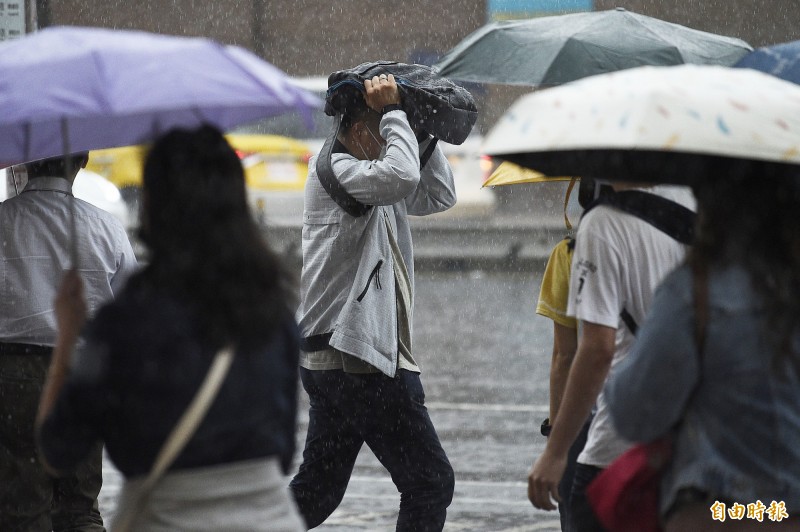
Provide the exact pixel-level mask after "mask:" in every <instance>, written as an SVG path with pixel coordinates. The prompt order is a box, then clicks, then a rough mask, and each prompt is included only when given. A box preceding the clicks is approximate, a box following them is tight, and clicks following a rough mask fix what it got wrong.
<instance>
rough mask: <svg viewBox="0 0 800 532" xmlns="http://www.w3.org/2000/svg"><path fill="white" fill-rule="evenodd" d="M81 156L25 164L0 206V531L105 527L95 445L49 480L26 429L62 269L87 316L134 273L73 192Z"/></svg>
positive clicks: (123, 245) (45, 361)
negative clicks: (73, 277)
mask: <svg viewBox="0 0 800 532" xmlns="http://www.w3.org/2000/svg"><path fill="white" fill-rule="evenodd" d="M88 156H89V155H88V153H86V152H83V153H79V154H73V155H72V156H70V157H69V160H68V158H64V157H58V158H52V159H44V160H40V161H35V162H32V163H28V164H26V165H25V169H26V171H27V174H28V184H27V185H26V186H25V188H24V189H23V190H22V192H21V193H20V194H19V196H15V197H13V198H11V199H9V200H6V201H5V202H3V203H0V280H2V284H0V530H26V531H50V530H54V531H60V530H83V531H96V530H104V527H103V520H102V518H101V516H100V512H99V509H98V504H97V495H98V493H99V492H100V486H101V484H102V448H101V447H100V446H98V447H97V448H96V449H95V450H94V452H93V453H92V456H91V458H90V459H89V460H88V461H87V462H85V463H83V464H81V466H80V467H78V469H77V470H76V471H75V473H74V474H73V475H70V476H67V477H62V478H60V479H55V478H53V477H51V476H50V475H48V474H47V472H46V471H45V470H44V467H43V466H42V464H41V462H40V461H39V456H38V453H37V450H36V444H35V441H34V428H33V426H34V420H35V418H36V412H37V408H38V404H39V396H40V394H41V390H42V386H43V384H44V379H45V376H46V373H47V368H48V365H49V363H50V358H51V353H52V348H53V345H54V342H55V338H56V321H55V313H54V300H55V296H56V290H57V288H58V285H59V282H60V281H61V278H62V276H63V274H64V272H66V271H67V270H69V269H70V268H72V267H75V268H77V269H78V270H79V272H80V275H81V277H82V278H83V281H84V285H85V286H86V296H87V303H88V307H89V309H90V311H91V312H93V311H95V310H96V309H97V308H98V307H99V306H100V305H101V304H102V303H104V302H106V301H108V300H110V299H111V298H113V296H114V294H117V293H119V291H120V290H121V289H122V287H123V286H124V283H125V281H126V279H127V278H128V276H130V274H131V273H133V271H134V269H135V268H136V258H135V256H134V252H133V249H132V248H131V244H130V241H129V240H128V236H127V233H126V232H125V229H124V228H123V226H122V224H121V223H120V222H119V221H118V220H117V219H116V218H115V217H114V216H112V215H111V214H109V213H106V212H105V211H102V210H100V209H99V208H97V207H94V206H93V205H90V204H89V203H86V202H84V201H82V200H79V199H76V198H74V196H73V195H72V183H73V181H74V180H75V176H76V175H77V173H78V170H79V169H80V168H82V167H83V166H85V165H86V162H87V161H88ZM67 172H69V173H67ZM73 231H74V232H73ZM73 246H76V247H77V257H78V263H77V264H72V260H73V259H72V257H71V255H72V254H73V253H72V250H73Z"/></svg>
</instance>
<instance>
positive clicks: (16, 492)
mask: <svg viewBox="0 0 800 532" xmlns="http://www.w3.org/2000/svg"><path fill="white" fill-rule="evenodd" d="M49 363H50V356H49V355H33V354H25V355H8V354H3V355H0V530H2V531H3V532H11V531H25V532H38V531H48V532H49V531H50V530H53V531H55V532H62V531H64V532H66V531H92V532H98V531H104V530H105V528H104V527H103V519H102V518H101V517H100V511H99V510H98V504H97V495H98V493H100V487H101V485H102V449H103V448H102V445H97V447H96V448H95V449H94V450H93V452H92V455H91V457H90V458H89V459H88V460H87V461H85V462H84V463H82V464H81V465H80V466H79V467H78V468H77V470H76V471H75V472H73V473H72V474H69V475H67V476H64V477H61V478H53V477H51V476H50V475H49V474H47V472H45V470H44V468H43V467H42V464H41V462H40V461H39V454H38V452H37V449H36V442H35V438H34V420H35V419H36V411H37V409H38V407H39V398H40V396H41V394H42V387H43V385H44V379H45V376H46V374H47V367H48V365H49Z"/></svg>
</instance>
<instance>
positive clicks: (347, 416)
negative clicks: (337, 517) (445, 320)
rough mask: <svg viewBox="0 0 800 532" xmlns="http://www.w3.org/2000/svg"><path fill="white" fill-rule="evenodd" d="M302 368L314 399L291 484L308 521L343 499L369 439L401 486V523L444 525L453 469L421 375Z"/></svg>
mask: <svg viewBox="0 0 800 532" xmlns="http://www.w3.org/2000/svg"><path fill="white" fill-rule="evenodd" d="M300 376H301V379H302V381H303V387H304V388H305V390H306V392H307V393H308V396H309V399H310V405H311V407H310V410H309V422H308V435H307V437H306V445H305V450H304V451H303V463H302V464H301V466H300V470H299V471H298V473H297V475H296V476H295V477H294V479H293V480H292V482H291V484H290V488H291V490H292V493H293V495H294V498H295V501H296V502H297V506H298V508H299V510H300V513H301V515H302V516H303V518H304V519H305V521H306V524H307V526H308V527H309V528H314V527H316V526H318V525H319V524H321V523H322V522H323V521H325V519H327V517H328V516H329V515H330V514H331V513H333V511H334V510H335V509H336V508H337V507H338V506H339V503H340V502H341V500H342V497H344V492H345V489H346V488H347V483H348V482H349V480H350V475H351V473H352V471H353V465H354V464H355V461H356V457H357V456H358V451H359V450H360V449H361V445H362V444H363V443H366V444H367V445H368V446H369V448H370V450H372V452H373V453H374V454H375V456H376V457H377V458H378V460H379V461H380V462H381V464H383V466H384V467H385V468H386V469H387V470H388V471H389V474H390V475H391V476H392V481H393V482H394V484H395V485H396V486H397V489H398V491H399V492H400V513H399V516H398V518H397V530H402V531H406V530H409V531H410V530H414V531H439V530H442V528H443V527H444V522H445V517H446V515H447V507H448V506H449V505H450V502H451V501H452V499H453V488H454V474H453V468H452V467H451V466H450V462H449V461H448V459H447V455H446V454H445V452H444V449H442V446H441V444H440V443H439V437H438V436H437V434H436V430H435V429H434V427H433V423H431V419H430V417H429V416H428V410H427V409H426V408H425V393H424V392H423V390H422V383H421V382H420V379H419V375H418V374H416V373H413V372H410V371H406V370H400V371H398V373H397V375H396V376H395V378H390V377H387V376H386V375H383V374H382V373H371V374H353V373H345V372H344V371H341V370H326V371H309V370H307V369H304V368H301V369H300Z"/></svg>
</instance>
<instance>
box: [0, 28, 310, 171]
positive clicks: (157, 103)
mask: <svg viewBox="0 0 800 532" xmlns="http://www.w3.org/2000/svg"><path fill="white" fill-rule="evenodd" d="M0 72H2V78H0V165H2V166H8V165H9V164H13V163H18V162H26V161H30V160H35V159H41V158H44V157H51V156H56V155H62V154H64V153H65V152H70V151H83V150H91V149H98V148H110V147H115V146H123V145H130V144H141V143H144V142H148V141H150V140H152V139H153V137H154V136H157V135H158V134H160V133H164V132H166V131H167V130H168V129H170V128H172V127H177V126H181V127H193V126H197V125H199V124H201V123H209V124H213V125H215V126H216V127H218V128H220V129H222V130H226V129H229V128H231V127H233V126H235V125H238V124H240V123H244V122H249V121H253V120H257V119H261V118H265V117H269V116H274V115H278V114H282V113H286V112H290V111H297V112H300V113H302V114H304V115H305V116H306V117H307V118H308V120H309V124H310V112H311V109H312V108H313V107H321V104H322V102H321V101H320V100H319V99H318V98H316V97H315V96H312V95H311V94H310V93H308V92H306V91H304V90H302V89H300V88H298V87H296V86H294V85H292V84H291V83H290V82H289V79H288V76H286V74H284V73H283V72H282V71H280V70H278V69H277V68H275V67H274V66H272V65H271V64H269V63H267V62H265V61H263V60H261V59H260V58H258V57H257V56H255V55H254V54H252V53H250V52H248V51H246V50H244V49H242V48H237V47H234V46H224V45H221V44H219V43H216V42H214V41H211V40H208V39H199V38H185V37H172V36H164V35H155V34H150V33H145V32H138V31H120V30H107V29H99V28H79V27H55V28H47V29H44V30H42V31H39V32H37V33H33V34H29V35H26V36H24V37H22V38H20V39H17V40H13V41H8V42H5V43H2V44H0Z"/></svg>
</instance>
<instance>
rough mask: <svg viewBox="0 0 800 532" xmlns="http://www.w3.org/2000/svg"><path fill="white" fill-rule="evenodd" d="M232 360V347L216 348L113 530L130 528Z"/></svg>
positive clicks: (193, 426)
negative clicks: (191, 395)
mask: <svg viewBox="0 0 800 532" xmlns="http://www.w3.org/2000/svg"><path fill="white" fill-rule="evenodd" d="M231 362H233V349H232V348H231V347H226V348H223V349H220V350H219V352H217V354H216V356H215V357H214V360H213V362H212V363H211V367H210V368H209V370H208V373H207V374H206V377H205V379H204V380H203V383H202V384H201V385H200V388H199V389H198V390H197V393H196V394H195V396H194V399H192V402H191V403H190V404H189V407H188V408H187V409H186V411H185V412H184V413H183V415H182V416H181V418H180V419H179V420H178V423H177V424H176V425H175V427H174V428H173V429H172V432H171V433H170V434H169V436H168V437H167V439H166V441H165V442H164V445H163V446H162V447H161V450H160V451H159V452H158V456H157V457H156V460H155V462H153V466H152V468H151V469H150V473H148V475H147V477H146V478H145V480H144V482H143V483H142V486H141V490H140V492H139V498H138V499H137V500H136V501H135V502H134V504H133V505H131V506H130V507H128V511H127V512H126V513H125V515H122V516H120V519H119V520H118V521H117V524H116V526H115V527H114V530H118V531H127V530H129V528H130V525H131V520H132V519H133V518H134V517H135V516H136V515H138V514H139V512H140V511H141V509H142V507H143V506H144V505H145V504H146V503H147V498H148V497H149V496H150V492H152V490H153V488H154V487H155V485H156V484H157V483H158V481H159V480H160V479H161V477H162V476H163V475H164V472H165V471H166V470H167V469H168V468H169V466H170V465H172V463H173V462H174V461H175V458H177V456H178V455H179V454H180V452H181V451H182V450H183V449H184V447H186V444H187V443H189V440H190V439H191V438H192V436H193V435H194V433H195V431H196V430H197V427H198V426H199V425H200V422H201V421H203V418H204V417H205V415H206V412H208V409H209V407H210V406H211V403H213V402H214V398H215V397H216V396H217V392H219V389H220V387H221V386H222V383H223V382H224V381H225V376H226V375H227V374H228V369H229V368H230V366H231Z"/></svg>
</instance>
